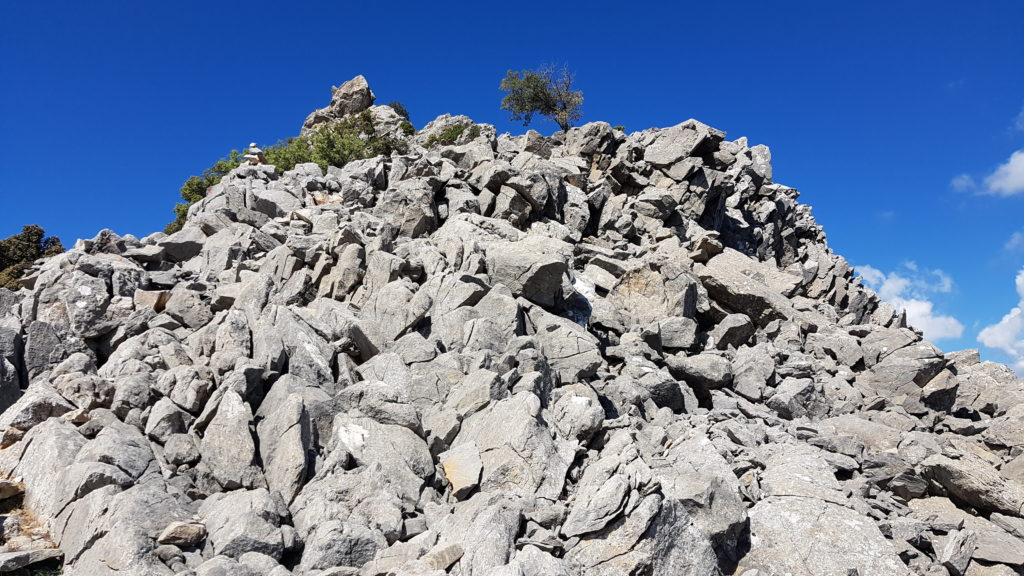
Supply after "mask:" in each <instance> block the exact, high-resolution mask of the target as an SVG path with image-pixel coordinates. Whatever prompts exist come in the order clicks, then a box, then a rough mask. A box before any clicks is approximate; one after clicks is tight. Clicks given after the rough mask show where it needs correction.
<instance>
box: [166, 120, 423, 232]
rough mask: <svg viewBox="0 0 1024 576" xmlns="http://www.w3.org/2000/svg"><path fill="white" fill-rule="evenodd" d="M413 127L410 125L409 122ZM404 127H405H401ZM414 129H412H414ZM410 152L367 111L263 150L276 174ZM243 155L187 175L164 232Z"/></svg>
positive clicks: (176, 225)
mask: <svg viewBox="0 0 1024 576" xmlns="http://www.w3.org/2000/svg"><path fill="white" fill-rule="evenodd" d="M409 127H410V128H411V127H412V124H409ZM403 129H404V126H403ZM413 132H415V129H413ZM408 151H409V147H408V144H406V142H405V141H404V140H401V139H398V138H394V137H391V136H387V135H378V134H377V130H376V127H375V126H374V122H373V115H372V114H371V113H370V111H369V110H365V111H363V112H361V113H359V114H356V115H353V116H348V117H346V118H343V119H342V120H340V121H338V122H332V123H331V124H325V125H321V126H319V127H318V128H317V129H316V130H315V131H314V132H313V133H312V134H310V135H309V136H296V137H295V138H288V139H287V140H281V141H279V142H278V143H277V144H274V145H273V146H269V147H267V148H266V149H265V150H264V151H263V155H264V157H265V158H266V159H267V163H268V164H273V165H274V168H276V170H277V172H278V173H283V172H287V171H288V170H291V169H292V168H295V166H296V165H297V164H303V163H305V162H316V163H317V164H319V165H320V167H321V168H323V169H324V170H326V169H327V167H328V166H337V167H339V168H340V167H342V166H344V165H345V164H348V163H349V162H351V161H352V160H361V159H363V158H373V157H374V156H390V155H391V153H392V152H398V153H399V154H404V153H406V152H408ZM241 161H242V155H241V154H240V153H239V152H238V151H237V150H232V151H231V154H230V155H229V156H228V157H227V158H222V159H221V160H220V161H218V162H217V163H216V164H214V165H213V166H211V167H210V168H207V169H206V170H204V171H203V175H202V176H201V177H200V176H193V177H191V178H189V179H188V180H187V181H186V182H185V184H184V185H183V186H182V187H181V197H182V199H184V200H185V202H184V203H181V204H178V205H177V206H175V207H174V213H175V216H176V218H175V220H174V222H171V223H170V224H168V225H167V228H166V229H164V232H166V233H168V234H173V233H174V232H177V231H178V230H181V227H182V226H183V225H184V224H185V217H186V215H187V214H188V209H189V207H190V206H191V205H192V204H194V203H196V202H198V201H200V200H202V199H203V198H205V197H206V190H207V189H208V188H210V187H211V186H214V185H216V184H217V183H218V182H220V180H221V178H223V177H224V175H225V174H227V173H228V172H230V171H231V170H233V169H235V168H236V167H238V165H239V164H240V163H241Z"/></svg>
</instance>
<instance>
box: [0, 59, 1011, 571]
mask: <svg viewBox="0 0 1024 576" xmlns="http://www.w3.org/2000/svg"><path fill="white" fill-rule="evenodd" d="M372 103H373V93H372V92H371V91H370V89H369V87H368V86H367V85H366V82H365V80H364V79H362V78H361V77H359V78H356V79H355V80H353V81H351V82H349V83H346V84H345V85H344V86H342V87H340V88H336V89H334V90H333V93H332V101H331V105H330V106H328V107H327V108H324V109H322V110H318V111H316V112H314V113H313V114H311V115H310V116H309V118H308V119H307V121H306V123H305V125H304V127H303V134H305V135H309V134H310V133H311V132H312V131H315V130H317V129H319V127H321V126H323V125H326V124H329V123H332V122H336V121H339V120H342V119H343V118H345V117H346V116H349V117H351V115H353V114H364V113H365V115H366V117H369V118H370V119H371V120H372V123H373V126H374V134H373V136H375V137H384V138H390V139H400V140H404V142H392V144H395V147H394V148H395V149H394V151H393V152H392V153H391V154H389V155H380V156H377V157H374V158H369V159H364V160H353V161H351V162H349V163H347V164H346V165H345V166H343V167H337V166H330V167H328V168H327V169H326V170H324V169H323V168H322V167H321V166H320V165H318V164H315V163H305V164H298V165H296V166H295V167H294V168H293V169H291V170H288V171H286V172H284V173H283V174H280V173H278V170H277V169H276V168H275V167H273V166H270V165H266V164H259V163H257V164H248V163H246V164H243V165H241V166H239V167H238V168H236V169H234V170H231V171H230V172H229V173H228V174H225V175H224V176H223V177H222V178H221V180H220V182H219V183H218V184H216V185H214V186H212V187H211V188H210V190H208V191H207V194H206V195H205V197H204V198H203V199H202V200H200V201H199V202H196V203H195V204H194V205H192V206H191V207H190V208H189V209H188V212H187V219H186V221H185V223H184V226H183V228H182V229H181V230H180V231H179V232H177V233H175V234H171V235H164V234H155V235H151V236H148V237H146V238H144V239H142V240H137V239H135V238H134V237H131V236H124V237H120V236H117V235H116V234H113V233H112V232H109V231H104V232H101V233H100V234H99V235H97V236H96V238H93V239H91V240H85V241H82V242H79V243H76V245H75V248H73V249H72V250H70V251H68V252H66V253H64V254H61V255H58V256H55V257H52V258H47V259H44V260H42V261H40V262H38V263H36V264H35V265H34V266H33V269H32V271H31V272H30V275H29V276H28V278H27V279H26V281H25V282H23V285H24V287H23V288H22V289H21V290H20V291H18V292H16V293H15V292H10V291H7V290H3V289H0V408H2V409H3V413H2V414H0V475H2V476H3V478H4V481H3V482H0V497H6V498H7V499H6V500H5V505H9V506H11V507H14V506H19V505H20V508H17V509H12V510H11V511H10V513H8V514H5V520H4V522H3V524H4V525H3V535H4V539H5V546H6V547H7V548H6V549H8V550H12V551H13V549H15V548H16V549H17V550H20V551H22V552H15V554H22V553H23V552H24V551H31V552H29V553H28V557H29V558H31V557H32V555H33V554H37V552H35V550H37V549H40V550H43V549H45V550H50V549H52V547H51V542H52V544H55V545H56V546H57V547H58V549H59V551H60V553H62V554H63V558H64V560H63V562H64V573H65V574H68V575H79V574H82V575H85V574H87V575H89V576H93V575H107V574H115V573H117V574H146V575H156V576H163V575H171V574H197V575H211V576H212V575H228V574H238V575H248V574H253V575H256V574H260V575H269V576H286V575H287V574H295V575H296V576H310V575H318V576H325V575H327V574H396V575H407V576H413V575H417V576H419V575H429V576H440V575H442V574H446V573H452V574H455V573H457V574H461V575H463V576H467V575H479V576H498V575H516V576H519V575H522V576H527V575H530V574H552V575H563V576H569V575H570V574H586V575H589V576H601V575H612V574H694V575H704V574H739V573H744V574H748V575H750V576H753V573H754V572H757V573H758V574H762V575H763V574H776V573H777V574H785V573H792V574H805V573H808V574H841V575H843V576H848V575H849V574H852V573H857V574H860V575H862V576H863V575H866V574H910V573H919V574H935V575H942V574H945V575H949V574H958V575H959V574H965V575H973V576H979V575H984V574H1002V573H1006V570H1010V571H1014V570H1015V571H1019V570H1020V568H1021V567H1022V566H1024V554H1022V553H1021V550H1024V517H1022V513H1024V510H1022V506H1024V492H1022V490H1024V455H1022V454H1021V450H1022V448H1024V437H1022V434H1024V428H1022V426H1021V422H1022V418H1024V411H1022V409H1021V406H1022V405H1024V381H1022V380H1020V379H1018V378H1017V377H1016V375H1015V374H1014V373H1013V372H1012V371H1011V370H1010V369H1009V368H1007V367H1005V366H1001V365H998V364H994V363H991V362H982V361H981V359H980V356H979V355H978V353H977V351H973V352H972V351H965V352H960V353H952V354H948V355H943V354H942V352H941V351H939V350H938V349H937V348H935V347H934V346H932V345H931V344H929V343H927V342H925V341H923V340H922V339H921V335H920V333H919V332H918V331H916V330H914V329H913V328H911V327H909V326H907V324H906V318H905V314H897V312H896V310H895V308H893V307H892V306H891V305H889V304H885V303H882V302H881V301H880V300H879V299H878V298H877V296H876V295H875V294H874V293H873V292H871V291H870V290H868V289H866V288H865V287H864V286H863V285H862V283H861V281H860V280H859V279H857V278H856V276H855V274H854V271H853V269H852V268H851V267H850V266H849V264H848V263H847V262H846V261H845V260H844V259H843V258H842V257H840V256H837V255H835V254H834V253H833V252H832V251H831V249H830V248H829V247H828V245H827V242H826V240H825V235H824V232H823V231H822V230H821V228H820V227H818V226H817V224H816V223H815V222H814V219H813V218H812V217H811V214H810V207H808V206H805V205H801V204H799V203H798V202H797V197H798V195H797V192H796V191H795V190H793V189H791V188H787V187H785V186H782V185H780V184H776V183H774V182H772V168H771V164H770V160H771V154H770V151H769V150H768V148H767V147H765V146H753V147H751V146H750V145H749V143H748V142H747V140H746V139H745V138H740V139H737V140H732V141H727V140H725V135H724V134H722V133H721V132H718V131H716V130H714V129H712V128H710V127H708V126H705V125H703V124H700V123H699V122H696V121H693V120H691V121H687V122H684V123H682V124H680V125H678V126H674V127H672V128H668V129H650V130H645V131H643V132H636V133H633V134H628V135H627V134H624V133H622V132H621V131H618V130H614V129H612V128H611V127H610V126H608V125H607V124H604V123H593V124H588V125H587V126H583V127H580V128H574V129H571V130H569V131H568V132H566V133H559V134H556V135H555V136H552V137H545V136H542V135H541V134H539V133H537V132H532V131H531V132H529V133H527V134H525V135H523V136H511V135H508V134H504V135H501V136H499V135H497V134H496V131H495V129H494V127H493V126H489V125H486V124H475V123H473V122H472V120H471V119H469V118H467V117H464V116H451V115H445V116H442V117H439V118H438V119H436V120H434V121H433V122H430V123H429V124H428V125H427V126H426V127H425V128H424V129H423V130H421V131H420V132H419V133H417V134H415V135H412V136H406V134H405V132H404V130H403V119H402V118H401V117H400V116H398V114H397V113H396V112H395V111H394V110H392V109H391V107H389V106H372ZM357 120H359V121H360V122H362V118H359V119H357ZM451 138H453V139H454V142H453V143H451V144H446V143H445V141H447V140H448V139H451ZM22 488H23V490H24V492H23V494H20V491H21V490H22ZM19 497H20V498H21V500H22V501H21V503H20V504H18V500H19ZM42 553H43V552H39V554H42ZM45 553H46V554H49V553H50V552H45ZM53 553H54V554H56V553H57V552H53ZM21 557H22V556H19V558H21ZM0 561H2V560H0Z"/></svg>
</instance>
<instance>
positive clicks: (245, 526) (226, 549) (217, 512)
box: [199, 488, 284, 559]
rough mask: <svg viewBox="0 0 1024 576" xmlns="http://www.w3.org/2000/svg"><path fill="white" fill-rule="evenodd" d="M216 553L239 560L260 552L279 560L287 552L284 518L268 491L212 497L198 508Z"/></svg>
mask: <svg viewBox="0 0 1024 576" xmlns="http://www.w3.org/2000/svg"><path fill="white" fill-rule="evenodd" d="M199 515H200V516H201V517H203V518H204V520H205V524H206V530H207V533H208V535H207V538H206V545H207V547H208V548H209V549H210V550H211V551H212V553H213V554H223V555H225V556H230V557H232V558H237V557H239V556H241V555H242V554H244V553H246V552H259V553H261V554H266V555H267V556H270V557H272V558H274V559H280V558H281V554H282V553H283V552H284V541H283V539H282V536H281V529H280V525H281V519H280V516H279V515H278V513H277V505H276V504H275V503H274V501H273V499H272V498H271V496H270V493H269V492H267V490H266V489H265V488H259V489H257V490H236V491H234V492H227V493H219V494H213V495H212V496H210V497H209V498H207V499H206V500H205V501H204V502H203V504H202V505H201V506H200V507H199Z"/></svg>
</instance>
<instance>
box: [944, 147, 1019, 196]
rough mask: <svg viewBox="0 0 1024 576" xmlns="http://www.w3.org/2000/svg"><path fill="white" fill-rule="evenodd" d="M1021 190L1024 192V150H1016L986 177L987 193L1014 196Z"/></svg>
mask: <svg viewBox="0 0 1024 576" xmlns="http://www.w3.org/2000/svg"><path fill="white" fill-rule="evenodd" d="M957 178H959V176H958V177H957ZM955 180H956V178H954V181H955ZM1020 192H1024V150H1017V151H1016V152H1014V153H1013V154H1012V155H1011V156H1010V159H1009V160H1007V161H1006V162H1004V163H1003V164H1001V165H1000V166H999V167H998V168H996V171H995V172H993V173H992V174H990V175H989V176H988V177H987V178H985V193H986V194H994V195H996V196H1013V195H1014V194H1018V193H1020Z"/></svg>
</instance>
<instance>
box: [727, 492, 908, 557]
mask: <svg viewBox="0 0 1024 576" xmlns="http://www.w3.org/2000/svg"><path fill="white" fill-rule="evenodd" d="M750 532H751V537H750V542H751V548H750V552H749V553H747V555H746V556H744V557H743V559H742V560H740V563H739V568H738V569H737V573H738V574H743V573H744V571H747V570H754V569H756V570H758V571H759V573H761V574H815V575H820V576H848V575H849V574H851V573H852V572H851V570H856V571H857V573H858V574H886V575H892V576H910V574H912V572H911V571H910V570H908V569H907V567H906V565H905V564H903V561H902V560H900V558H899V556H898V555H897V554H896V549H895V548H894V547H893V545H892V543H891V542H890V541H888V540H886V539H885V537H884V536H882V533H881V532H880V531H879V530H878V527H877V526H876V525H875V523H874V521H873V520H872V519H871V518H869V517H867V516H862V515H861V514H859V513H857V512H854V511H853V510H850V509H849V508H845V507H843V506H839V505H837V504H831V503H829V502H824V501H822V500H815V499H812V498H791V497H775V496H773V497H769V498H766V499H764V500H762V501H760V502H758V503H757V504H756V505H755V506H754V507H753V508H751V510H750Z"/></svg>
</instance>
